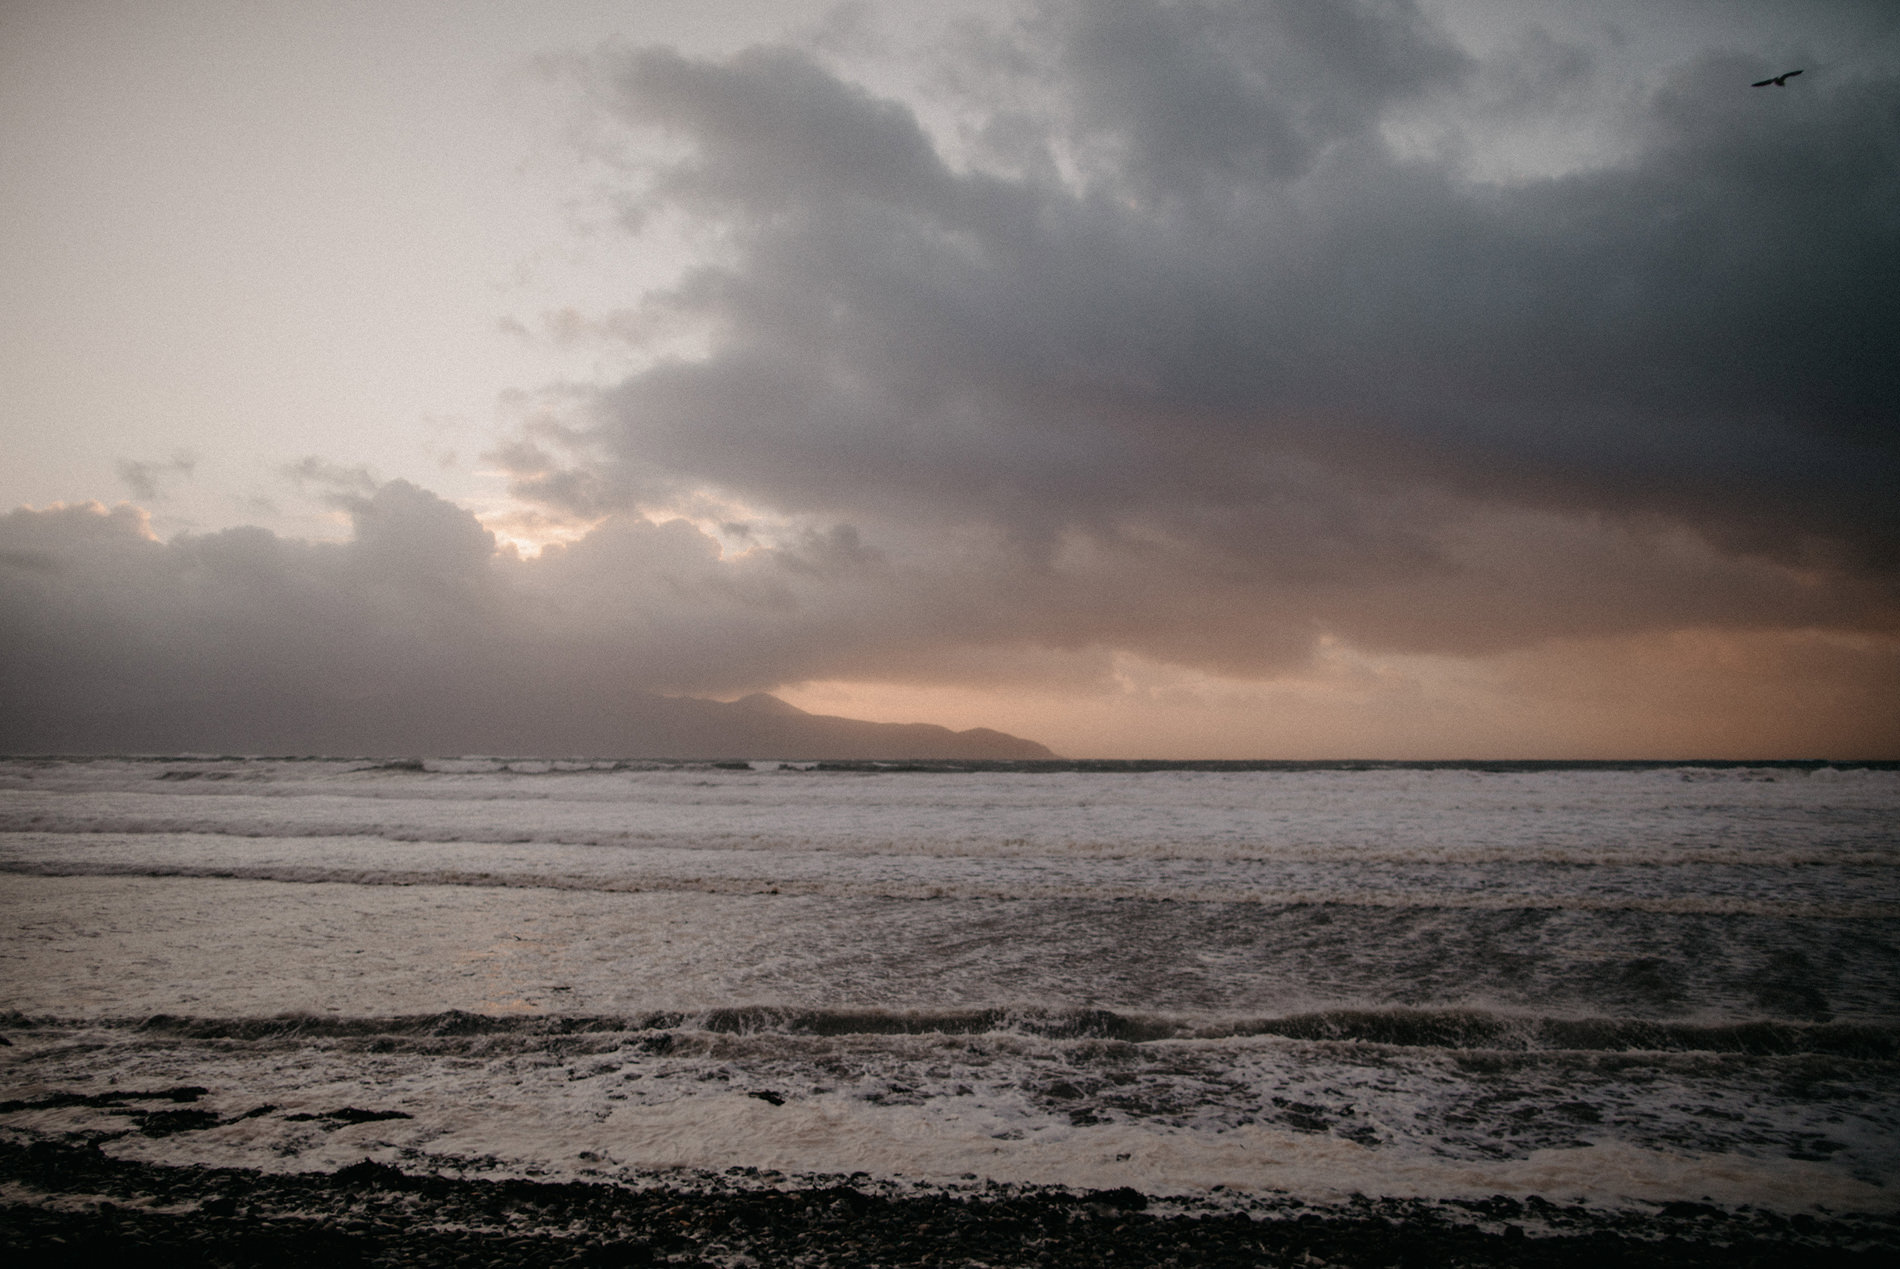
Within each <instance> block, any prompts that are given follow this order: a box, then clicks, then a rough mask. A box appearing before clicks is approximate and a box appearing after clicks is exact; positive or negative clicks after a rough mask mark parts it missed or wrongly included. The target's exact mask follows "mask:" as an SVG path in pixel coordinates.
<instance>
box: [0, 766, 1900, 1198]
mask: <svg viewBox="0 0 1900 1269" xmlns="http://www.w3.org/2000/svg"><path fill="white" fill-rule="evenodd" d="M1897 987H1900V770H1896V769H1895V768H1894V767H1893V766H1892V765H1891V764H1886V765H1882V764H1875V765H1871V766H1859V767H1850V766H1842V767H1833V766H1826V765H1821V764H1811V763H1810V764H1767V765H1761V766H1740V765H1712V764H1705V765H1694V764H1690V765H1674V766H1671V765H1663V764H1624V765H1601V766H1591V765H1564V764H1517V765H1501V766H1496V767H1485V766H1483V765H1480V764H1444V765H1404V764H1286V765H1282V766H1274V765H1272V764H1252V765H1250V766H1249V765H1234V764H1230V765H1228V766H1225V767H1219V768H1209V767H1203V768H1196V767H1193V766H1191V765H1188V764H1180V765H1174V766H1169V765H1167V764H1145V765H1136V764H1129V765H1127V766H1125V767H1117V766H1115V765H1114V764H1069V765H1064V764H1057V763H1034V764H1017V765H1012V764H979V765H969V764H963V765H960V764H955V763H939V764H922V765H919V764H886V765H879V764H868V763H867V764H848V765H830V766H827V765H824V764H806V763H801V764H789V763H752V764H704V763H701V764H687V763H678V764H666V763H610V762H599V763H595V762H581V761H574V762H549V761H544V760H536V761H528V760H515V761H509V760H504V759H495V758H458V759H452V760H451V759H444V760H427V761H408V762H400V763H388V762H370V761H362V760H358V761H344V760H331V759H306V760H292V759H260V758H211V757H171V758H162V759H160V758H148V759H131V758H113V759H105V758H98V759H32V760H29V759H12V760H5V761H0V1011H3V1012H0V1038H4V1039H5V1041H6V1044H5V1046H4V1047H0V1138H4V1139H5V1140H8V1141H14V1142H33V1141H64V1142H74V1141H84V1142H90V1143H94V1144H97V1145H98V1146H99V1147H100V1148H101V1149H103V1150H104V1151H106V1152H107V1153H108V1154H110V1155H113V1156H115V1157H119V1158H124V1159H130V1160H139V1161H144V1162H147V1163H154V1164H181V1163H198V1164H205V1165H213V1166H218V1167H244V1168H255V1169H262V1170H265V1171H271V1172H307V1171H316V1170H331V1169H336V1168H340V1167H344V1166H345V1165H349V1164H353V1163H357V1162H359V1161H360V1160H363V1159H365V1158H368V1159H372V1160H375V1161H377V1162H379V1163H387V1164H390V1165H394V1166H397V1167H400V1168H402V1169H404V1170H405V1171H409V1172H416V1171H422V1172H433V1173H438V1174H443V1175H454V1176H458V1177H481V1176H516V1177H533V1178H547V1179H556V1180H558V1179H591V1180H600V1181H608V1182H615V1183H619V1184H624V1185H629V1186H639V1185H651V1184H655V1183H657V1182H656V1178H658V1179H661V1180H664V1179H665V1178H667V1177H677V1176H680V1175H686V1174H699V1173H704V1174H721V1175H725V1174H729V1173H732V1171H733V1170H735V1169H736V1170H739V1173H740V1174H743V1175H744V1176H746V1177H749V1178H756V1183H757V1184H760V1185H770V1184H781V1183H782V1184H792V1183H793V1182H795V1181H800V1183H804V1182H808V1181H809V1180H810V1178H813V1177H824V1176H851V1175H853V1174H856V1175H858V1176H860V1177H863V1178H870V1179H872V1180H874V1181H880V1182H882V1181H889V1182H893V1183H902V1184H905V1185H924V1186H931V1187H941V1188H946V1189H955V1188H957V1187H971V1186H982V1185H989V1184H993V1183H1005V1184H1022V1185H1044V1186H1068V1187H1074V1188H1076V1189H1078V1190H1091V1189H1093V1190H1101V1189H1108V1188H1111V1187H1129V1188H1132V1189H1134V1190H1138V1191H1140V1192H1142V1193H1144V1194H1147V1195H1152V1196H1155V1197H1156V1198H1157V1199H1159V1198H1164V1197H1166V1196H1175V1197H1177V1198H1179V1197H1189V1198H1193V1199H1195V1200H1196V1201H1217V1200H1221V1199H1223V1198H1224V1199H1225V1200H1227V1201H1233V1202H1244V1201H1246V1198H1247V1196H1250V1195H1256V1196H1257V1195H1292V1196H1298V1197H1300V1198H1302V1199H1308V1200H1311V1201H1314V1202H1338V1201H1344V1200H1345V1199H1346V1198H1347V1197H1348V1196H1351V1195H1354V1194H1367V1195H1393V1196H1403V1197H1408V1198H1422V1199H1456V1198H1460V1197H1467V1198H1476V1197H1482V1196H1488V1195H1499V1194H1502V1195H1513V1196H1520V1197H1523V1196H1531V1195H1537V1196H1542V1197H1544V1198H1547V1199H1552V1200H1556V1201H1561V1202H1565V1203H1582V1204H1586V1205H1595V1206H1600V1207H1603V1208H1605V1209H1606V1210H1607V1209H1628V1208H1630V1207H1631V1206H1632V1205H1644V1204H1647V1205H1662V1204H1668V1203H1675V1202H1685V1201H1686V1202H1698V1203H1711V1204H1716V1205H1720V1206H1723V1207H1726V1208H1731V1209H1739V1208H1756V1209H1767V1210H1774V1211H1783V1212H1795V1211H1807V1210H1815V1209H1820V1210H1826V1211H1834V1212H1840V1211H1850V1212H1854V1211H1858V1212H1886V1213H1890V1212H1893V1211H1894V1210H1896V1208H1900V1204H1896V1203H1895V1186H1896V1181H1900V991H1896V988H1897ZM181 1089H182V1090H187V1092H188V1093H189V1096H185V1095H184V1094H179V1095H178V1096H177V1097H175V1098H174V1102H176V1103H177V1104H179V1105H183V1104H185V1103H188V1104H189V1107H190V1109H188V1110H184V1109H176V1108H173V1107H174V1102H168V1101H165V1100H164V1095H165V1094H166V1091H167V1090H174V1091H175V1090H181ZM190 1090H196V1091H195V1092H190ZM800 1179H803V1180H802V1181H801V1180H800Z"/></svg>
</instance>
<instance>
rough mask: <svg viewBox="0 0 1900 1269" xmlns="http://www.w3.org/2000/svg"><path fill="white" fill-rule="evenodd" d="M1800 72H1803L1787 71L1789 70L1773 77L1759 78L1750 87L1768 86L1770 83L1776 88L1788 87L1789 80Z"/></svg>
mask: <svg viewBox="0 0 1900 1269" xmlns="http://www.w3.org/2000/svg"><path fill="white" fill-rule="evenodd" d="M1800 73H1801V72H1800V71H1787V72H1784V73H1783V74H1780V75H1776V76H1773V77H1772V78H1769V79H1764V80H1759V81H1757V82H1756V83H1753V84H1750V85H1749V87H1750V88H1766V87H1768V86H1769V85H1770V84H1773V85H1774V86H1775V87H1776V88H1786V87H1787V86H1788V81H1789V80H1791V79H1793V78H1794V77H1795V76H1796V75H1799V74H1800Z"/></svg>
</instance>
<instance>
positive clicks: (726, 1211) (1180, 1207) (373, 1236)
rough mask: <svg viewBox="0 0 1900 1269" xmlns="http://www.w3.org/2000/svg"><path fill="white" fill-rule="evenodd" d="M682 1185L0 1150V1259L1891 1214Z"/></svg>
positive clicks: (1480, 1262) (1001, 1243) (1121, 1259)
mask: <svg viewBox="0 0 1900 1269" xmlns="http://www.w3.org/2000/svg"><path fill="white" fill-rule="evenodd" d="M747 1171H748V1170H745V1169H735V1170H734V1172H733V1174H731V1175H728V1176H717V1177H716V1176H706V1175H682V1176H678V1177H674V1178H671V1179H668V1180H666V1181H659V1180H657V1179H656V1182H655V1184H653V1185H651V1186H645V1187H627V1186H620V1185H603V1184H580V1183H554V1182H544V1181H535V1180H529V1179H460V1178H450V1177H443V1176H438V1175H412V1174H406V1173H404V1172H403V1171H401V1170H399V1169H397V1168H393V1167H390V1166H387V1165H385V1164H380V1163H374V1162H370V1161H367V1160H365V1161H363V1162H361V1163H357V1164H355V1165H352V1166H350V1167H347V1168H343V1169H340V1170H338V1171H336V1172H333V1173H287V1174H271V1173H261V1172H256V1171H251V1170H246V1169H236V1168H206V1167H198V1166H164V1165H154V1164H146V1163H138V1162H133V1161H128V1160H123V1159H116V1158H113V1157H111V1156H110V1155H107V1154H105V1153H104V1152H102V1151H100V1150H99V1149H97V1148H96V1147H95V1146H90V1145H77V1144H66V1143H57V1142H49V1141H41V1142H37V1143H33V1144H30V1145H19V1144H0V1257H4V1259H5V1261H6V1263H8V1264H10V1265H15V1266H29V1265H67V1264H78V1263H89V1262H111V1263H117V1264H121V1265H158V1264H191V1265H212V1266H220V1265H228V1266H239V1265H274V1266H275V1265H324V1266H350V1265H364V1266H411V1265H415V1266H424V1265H427V1266H435V1265H476V1264H480V1265H561V1264H570V1265H602V1266H606V1265H673V1266H682V1267H683V1266H702V1265H717V1266H746V1265H772V1266H777V1265H786V1266H813V1267H832V1266H837V1267H840V1269H842V1267H846V1266H886V1265H942V1266H998V1267H1000V1266H1005V1265H1008V1266H1018V1265H1020V1266H1030V1265H1034V1266H1069V1265H1074V1266H1095V1265H1126V1266H1137V1265H1154V1266H1161V1265H1197V1266H1198V1265H1314V1264H1320V1265H1354V1266H1359V1265H1460V1266H1463V1265H1469V1266H1490V1265H1540V1266H1543V1265H1548V1266H1577V1267H1578V1269H1582V1267H1583V1266H1597V1265H1604V1264H1618V1265H1635V1266H1648V1265H1655V1266H1659V1267H1660V1266H1665V1265H1668V1266H1695V1265H1711V1266H1713V1265H1723V1266H1741V1265H1757V1264H1759V1265H1775V1264H1782V1263H1789V1262H1794V1263H1800V1264H1803V1265H1867V1266H1872V1265H1876V1264H1891V1263H1893V1256H1894V1254H1895V1252H1896V1250H1900V1217H1869V1216H1846V1215H1837V1216H1818V1217H1817V1216H1811V1215H1794V1216H1783V1215H1778V1214H1774V1213H1769V1212H1764V1211H1755V1210H1742V1211H1725V1210H1720V1209H1716V1208H1712V1207H1705V1206H1701V1205H1697V1204H1687V1203H1674V1204H1668V1205H1666V1206H1663V1207H1660V1208H1656V1209H1654V1210H1650V1211H1645V1212H1640V1213H1638V1212H1626V1213H1605V1212H1602V1211H1600V1210H1595V1209H1587V1208H1583V1207H1568V1206H1561V1205H1558V1204H1553V1203H1549V1202H1545V1201H1542V1200H1539V1199H1536V1198H1532V1199H1529V1200H1525V1201H1519V1200H1516V1199H1512V1198H1508V1197H1503V1196H1499V1197H1495V1198H1491V1199H1487V1200H1483V1201H1476V1202H1464V1203H1455V1202H1452V1203H1441V1202H1421V1201H1407V1200H1395V1199H1377V1200H1375V1199H1363V1198H1355V1199H1352V1200H1350V1201H1347V1202H1344V1203H1341V1204H1338V1205H1334V1206H1330V1207H1327V1206H1313V1205H1309V1204H1305V1203H1301V1202H1299V1201H1297V1200H1293V1199H1275V1198H1271V1197H1269V1198H1266V1199H1258V1198H1250V1199H1245V1200H1241V1199H1234V1200H1232V1201H1230V1202H1227V1203H1221V1202H1217V1201H1216V1200H1217V1199H1218V1198H1219V1197H1220V1196H1214V1197H1213V1198H1206V1199H1197V1200H1182V1199H1155V1200H1151V1199H1149V1198H1148V1197H1147V1196H1145V1195H1142V1194H1140V1193H1138V1192H1136V1191H1134V1190H1110V1191H1095V1192H1085V1193H1075V1192H1071V1191H1068V1190H1061V1189H1035V1188H1019V1187H999V1186H977V1185H974V1184H973V1185H971V1186H969V1187H968V1188H965V1189H961V1190H944V1189H939V1188H931V1189H924V1188H921V1187H912V1188H905V1187H903V1186H901V1185H898V1184H895V1183H891V1182H875V1181H873V1180H872V1179H871V1178H869V1177H865V1176H862V1175H859V1176H856V1177H850V1178H824V1179H819V1178H777V1179H774V1178H769V1177H761V1176H759V1175H757V1174H753V1175H747Z"/></svg>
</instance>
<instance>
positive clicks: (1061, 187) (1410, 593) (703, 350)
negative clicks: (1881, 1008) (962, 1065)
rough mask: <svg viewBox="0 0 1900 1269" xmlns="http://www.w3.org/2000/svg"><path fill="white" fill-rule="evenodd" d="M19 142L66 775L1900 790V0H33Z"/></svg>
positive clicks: (41, 615)
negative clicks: (633, 701)
mask: <svg viewBox="0 0 1900 1269" xmlns="http://www.w3.org/2000/svg"><path fill="white" fill-rule="evenodd" d="M1797 68H1799V69H1801V70H1802V74H1801V75H1800V76H1798V77H1794V78H1791V79H1789V80H1788V81H1787V82H1786V83H1785V84H1784V85H1782V86H1778V87H1773V86H1771V87H1767V88H1754V87H1751V85H1752V84H1753V83H1754V82H1755V81H1757V80H1760V79H1763V78H1764V77H1767V76H1770V75H1775V74H1780V73H1781V72H1784V71H1788V70H1793V69H1797ZM0 172H5V173H7V176H6V178H5V179H4V180H0V229H3V230H4V232H0V402H4V405H3V407H0V452H3V453H4V454H5V461H4V462H3V463H0V508H7V509H10V510H0V695H3V696H5V697H10V698H12V700H13V701H14V706H13V711H14V713H15V717H16V719H25V720H27V721H26V722H23V723H20V724H19V725H18V726H17V727H16V728H15V731H14V732H13V733H10V734H12V735H14V736H15V737H16V739H15V740H14V741H13V742H12V743H15V744H25V745H28V746H29V747H30V746H31V743H32V737H33V735H35V734H43V735H46V736H53V735H57V734H63V733H62V732H61V728H62V727H63V726H65V725H66V724H67V723H70V722H71V721H72V720H75V719H79V720H92V723H96V724H98V725H100V726H109V724H110V720H111V719H113V718H118V717H128V716H132V715H137V716H139V717H140V718H142V719H143V720H144V721H146V722H149V721H150V720H151V719H153V718H159V719H163V718H165V717H169V716H170V713H168V711H170V712H179V711H190V710H192V709H195V708H200V707H201V706H202V705H203V702H204V701H205V700H207V699H209V698H212V697H215V698H217V700H219V701H220V702H221V704H220V708H223V709H229V710H233V711H237V712H239V713H242V712H244V711H253V712H257V711H272V712H274V713H277V714H287V715H289V716H296V715H297V713H298V711H305V710H308V711H315V712H327V713H326V716H330V717H334V715H335V711H336V710H338V709H347V708H348V707H349V705H350V702H353V701H355V702H361V701H370V700H389V699H399V700H401V701H404V702H408V703H411V704H413V706H414V707H415V708H419V709H427V708H431V707H432V706H431V702H435V703H437V704H441V703H443V702H446V701H450V700H453V701H455V702H457V704H458V707H459V708H466V707H467V704H468V702H469V701H476V702H481V701H484V700H489V699H493V700H494V701H496V702H504V701H505V702H507V704H506V705H505V708H507V709H509V710H522V709H529V710H541V711H543V712H545V713H546V714H547V715H548V716H549V717H558V715H559V711H560V710H562V709H568V708H573V707H574V706H573V702H575V701H576V700H580V699H586V698H588V697H589V696H590V695H592V694H598V693H602V692H608V691H612V690H623V689H624V690H636V691H650V692H660V693H667V694H691V695H702V696H711V697H718V698H721V699H731V698H734V697H737V696H740V695H744V694H747V693H751V692H755V691H771V692H774V693H776V694H778V695H779V696H781V697H782V698H784V699H785V700H787V701H790V702H792V703H794V704H796V705H798V706H800V707H803V708H806V709H810V710H813V711H817V712H823V713H835V714H844V715H849V716H853V717H860V718H870V719H879V720H888V721H928V722H938V723H943V724H946V725H949V726H953V727H958V728H964V727H972V726H989V727H995V728H999V729H1002V730H1005V731H1010V732H1014V733H1016V734H1019V735H1024V736H1028V737H1031V738H1033V739H1036V740H1039V741H1042V742H1044V743H1045V744H1048V745H1049V746H1050V747H1052V748H1053V749H1055V750H1057V751H1058V752H1061V753H1064V754H1068V755H1071V756H1118V757H1134V756H1145V757H1174V758H1194V757H1202V758H1245V757H1262V758H1276V757H1284V758H1312V757H1386V758H1455V757H1530V758H1604V757H1642V758H1651V757H1654V758H1671V757H1837V758H1856V757H1859V758H1868V757H1886V758H1892V757H1900V439H1897V438H1896V426H1897V425H1900V9H1896V8H1895V7H1894V6H1893V5H1891V4H1890V3H1861V2H1854V0H1810V2H1808V3H1804V4H1801V5H1787V4H1769V3H1753V2H1752V0H1721V2H1720V3H1717V2H1716V0H1675V2H1673V3H1672V2H1669V0H1645V2H1643V3H1636V2H1634V0H1631V2H1629V3H1624V2H1622V0H1602V2H1600V3H1583V2H1574V0H1573V2H1569V3H1535V2H1517V3H1504V2H1502V0H1495V2H1494V0H1416V2H1401V0H1392V2H1377V0H1363V2H1350V3H1348V2H1341V3H1327V4H1320V3H1314V2H1311V0H1249V2H1244V3H1243V2H1241V0H1231V2H1227V0H1205V2H1186V0H1182V2H1166V0H1101V2H1099V3H1077V2H1060V0H1042V2H1038V0H1022V2H1020V3H1016V2H1009V0H980V2H979V0H970V2H968V3H932V4H922V3H915V4H913V3H906V2H902V0H891V2H888V3H877V2H865V3H845V4H834V3H802V2H790V3H788V2H782V0H781V2H775V3H769V4H767V3H740V2H738V0H725V2H717V0H693V2H691V3H688V2H686V0H680V2H678V3H674V2H672V0H665V2H644V0H623V2H622V3H594V2H592V0H543V2H542V3H534V4H529V3H525V2H524V3H500V2H483V0H469V2H466V3H423V2H404V0H386V2H382V3H360V4H359V3H351V2H349V0H338V2H336V3H327V4H323V5H308V4H301V3H277V2H275V0H247V2H245V3H236V2H229V3H226V2H216V0H138V2H133V0H7V2H6V3H4V4H0ZM392 694H393V696H392ZM524 702H531V703H529V704H524ZM496 708H498V709H499V708H504V706H503V705H500V704H497V706H496ZM100 720H106V722H103V723H101V722H100ZM35 728H38V729H39V731H38V732H37V733H36V732H35V730H34V729H35ZM20 736H24V737H25V739H24V740H20V739H18V737H20Z"/></svg>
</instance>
